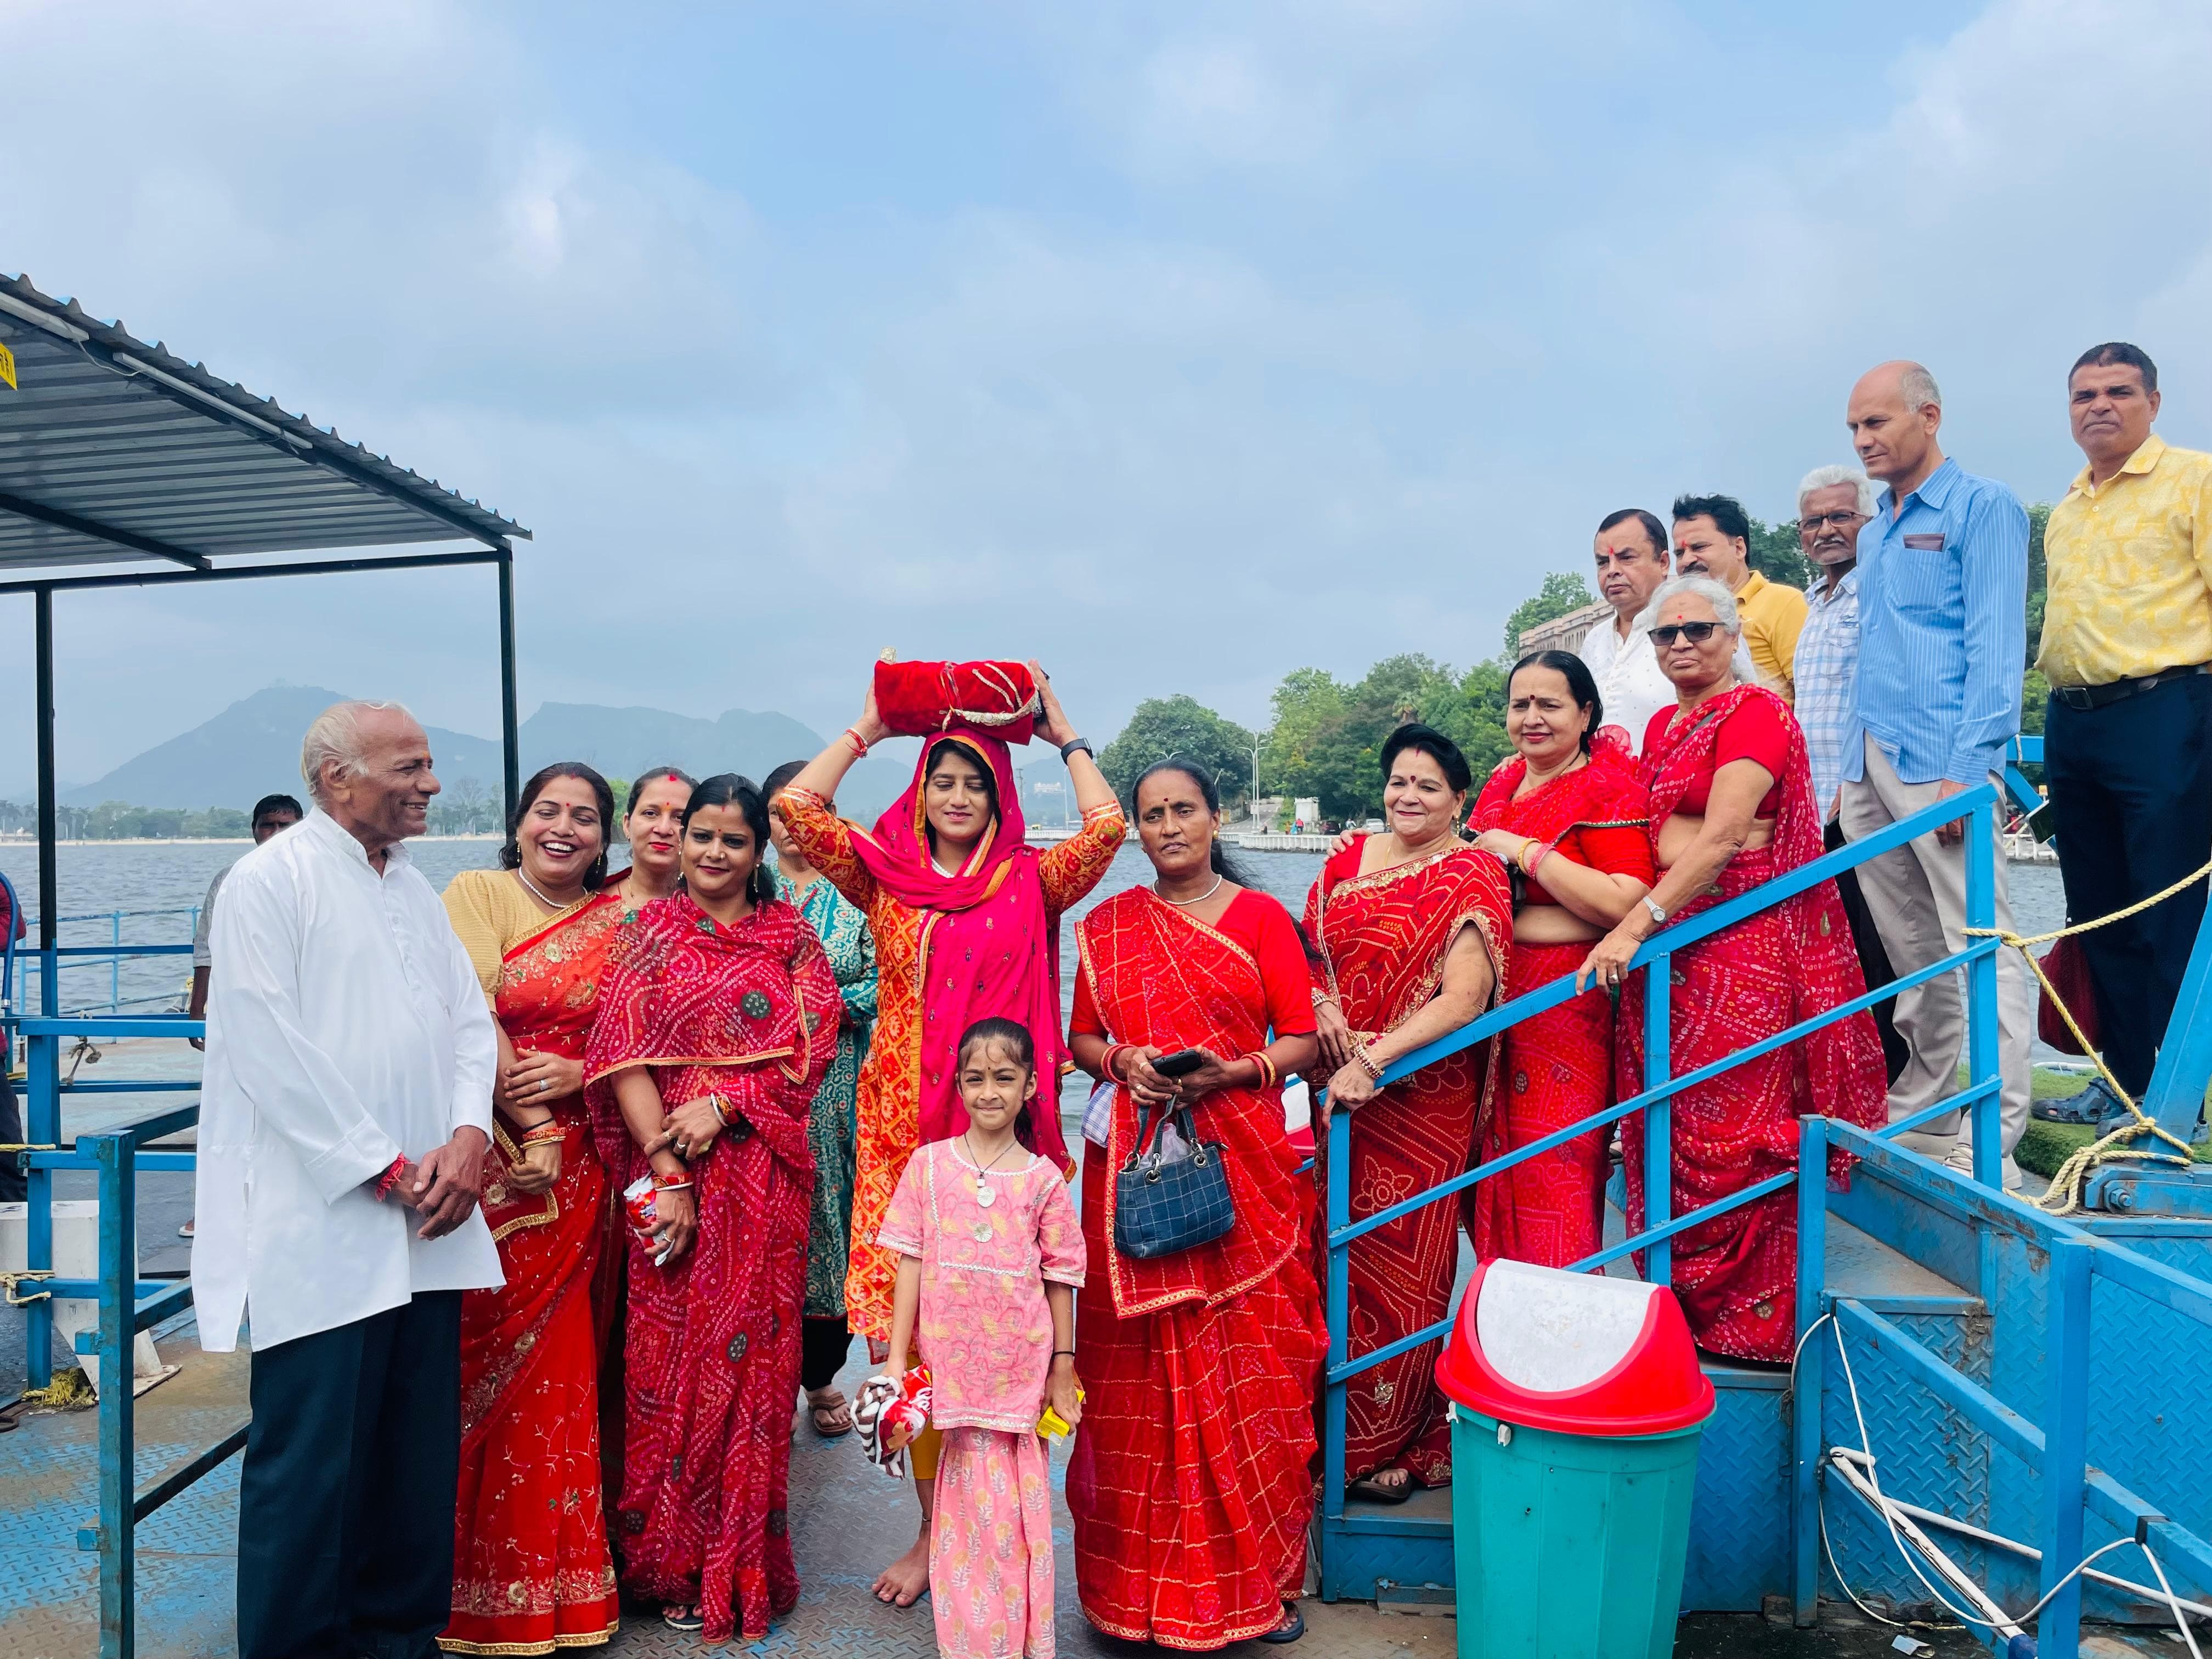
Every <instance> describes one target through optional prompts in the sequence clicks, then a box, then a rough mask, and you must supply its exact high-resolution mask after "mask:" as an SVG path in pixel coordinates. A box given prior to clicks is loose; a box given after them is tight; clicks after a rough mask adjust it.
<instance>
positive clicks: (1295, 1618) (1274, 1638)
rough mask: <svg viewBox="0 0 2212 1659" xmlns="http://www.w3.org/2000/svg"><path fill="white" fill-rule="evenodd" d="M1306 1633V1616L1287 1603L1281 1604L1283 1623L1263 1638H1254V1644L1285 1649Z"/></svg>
mask: <svg viewBox="0 0 2212 1659" xmlns="http://www.w3.org/2000/svg"><path fill="white" fill-rule="evenodd" d="M1305 1633H1306V1616H1305V1614H1304V1613H1300V1612H1299V1611H1298V1610H1297V1608H1296V1607H1292V1606H1291V1604H1290V1603H1289V1602H1287V1601H1285V1603H1284V1604H1283V1622H1282V1623H1281V1624H1279V1625H1278V1626H1275V1627H1274V1629H1273V1630H1271V1631H1269V1632H1267V1634H1265V1635H1264V1636H1255V1637H1254V1638H1252V1639H1253V1640H1254V1641H1255V1642H1265V1643H1267V1644H1268V1645H1269V1646H1271V1647H1285V1646H1287V1645H1288V1644H1291V1643H1292V1642H1295V1641H1297V1639H1298V1638H1300V1637H1301V1636H1304V1634H1305Z"/></svg>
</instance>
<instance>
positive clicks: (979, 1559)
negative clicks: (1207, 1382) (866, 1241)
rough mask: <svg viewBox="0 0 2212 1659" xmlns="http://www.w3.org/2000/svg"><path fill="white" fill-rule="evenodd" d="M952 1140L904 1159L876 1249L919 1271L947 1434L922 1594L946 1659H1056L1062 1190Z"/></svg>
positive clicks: (1038, 1174)
mask: <svg viewBox="0 0 2212 1659" xmlns="http://www.w3.org/2000/svg"><path fill="white" fill-rule="evenodd" d="M981 1180H982V1181H983V1182H987V1184H988V1185H989V1187H990V1189H991V1194H992V1202H991V1203H990V1204H989V1205H988V1206H985V1205H983V1204H981V1203H980V1202H978V1201H977V1197H976V1188H977V1186H978V1184H979V1171H978V1170H977V1169H976V1167H975V1163H974V1162H973V1160H971V1159H970V1158H969V1157H968V1156H967V1154H966V1152H965V1151H964V1150H963V1147H962V1145H961V1143H960V1142H959V1141H957V1140H939V1141H935V1142H933V1143H932V1144H930V1145H929V1146H924V1147H923V1148H921V1151H920V1152H916V1153H915V1155H914V1157H913V1158H911V1159H910V1160H908V1164H907V1166H906V1170H905V1172H904V1173H903V1174H902V1175H901V1176H900V1177H899V1183H898V1189H897V1191H896V1192H895V1193H894V1194H892V1196H891V1202H890V1209H889V1211H887V1212H885V1214H884V1226H883V1231H882V1232H881V1233H880V1234H879V1235H878V1239H877V1242H878V1243H880V1244H881V1245H882V1246H883V1247H884V1249H887V1250H890V1251H891V1252H893V1253H894V1254H896V1255H911V1256H915V1257H917V1258H919V1259H920V1261H921V1309H920V1310H919V1312H918V1314H917V1315H916V1317H915V1347H916V1348H917V1349H918V1350H919V1357H920V1358H922V1359H924V1360H927V1362H928V1364H929V1371H930V1380H931V1383H932V1386H933V1389H934V1390H935V1399H934V1403H933V1406H932V1407H931V1410H930V1420H931V1421H932V1423H933V1424H934V1425H935V1426H936V1427H938V1428H939V1429H940V1430H942V1431H944V1433H945V1446H944V1450H943V1452H942V1453H941V1455H940V1456H939V1462H938V1468H937V1492H936V1510H935V1513H936V1519H935V1521H934V1522H933V1523H932V1525H931V1528H930V1539H929V1594H930V1603H931V1606H932V1607H933V1610H934V1612H935V1614H936V1620H937V1645H938V1651H939V1653H940V1654H943V1655H945V1656H949V1659H1020V1656H1027V1659H1053V1655H1054V1640H1053V1626H1052V1595H1053V1583H1052V1580H1053V1573H1052V1484H1051V1471H1050V1468H1049V1465H1048V1461H1047V1458H1046V1455H1045V1450H1044V1444H1043V1443H1042V1441H1040V1440H1039V1439H1038V1438H1037V1435H1036V1422H1037V1416H1038V1413H1040V1412H1041V1411H1042V1408H1043V1406H1044V1384H1045V1376H1046V1373H1047V1372H1048V1371H1049V1370H1051V1368H1052V1310H1051V1309H1050V1308H1049V1307H1048V1305H1047V1304H1046V1302H1045V1295H1044V1287H1045V1283H1046V1281H1047V1280H1050V1281H1052V1282H1053V1283H1054V1284H1060V1285H1070V1286H1078V1287H1079V1286H1080V1285H1082V1283H1083V1271H1084V1244H1083V1228H1082V1225H1081V1223H1080V1222H1079V1221H1078V1219H1077V1218H1076V1214H1075V1206H1074V1205H1073V1203H1072V1202H1070V1201H1069V1199H1068V1196H1067V1183H1066V1182H1065V1181H1064V1180H1062V1179H1061V1178H1060V1172H1059V1171H1058V1170H1055V1169H1054V1168H1053V1167H1052V1165H1051V1164H1048V1163H1047V1162H1046V1161H1045V1160H1044V1159H1043V1158H1038V1157H1036V1155H1034V1154H1033V1153H1030V1152H1025V1151H1024V1150H1023V1149H1022V1148H1021V1147H1019V1146H1016V1147H1014V1148H1013V1149H1012V1155H1011V1158H1010V1160H1009V1162H1008V1163H1007V1164H1001V1165H1000V1167H999V1168H997V1169H994V1170H991V1171H990V1172H989V1174H988V1175H987V1176H981Z"/></svg>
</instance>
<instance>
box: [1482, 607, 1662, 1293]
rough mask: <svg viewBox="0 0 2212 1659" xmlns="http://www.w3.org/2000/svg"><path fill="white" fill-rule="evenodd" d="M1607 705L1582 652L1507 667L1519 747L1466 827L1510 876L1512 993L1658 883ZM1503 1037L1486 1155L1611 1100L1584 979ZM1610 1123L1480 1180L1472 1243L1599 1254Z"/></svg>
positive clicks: (1638, 788)
mask: <svg viewBox="0 0 2212 1659" xmlns="http://www.w3.org/2000/svg"><path fill="white" fill-rule="evenodd" d="M1603 718H1604V705H1603V704H1602V703H1601V702H1600V700H1599V697H1598V690H1597V682H1596V681H1595V679H1593V678H1591V677H1590V671H1589V668H1588V667H1587V666H1586V665H1584V664H1583V659H1581V658H1580V657H1577V656H1576V655H1574V654H1573V653H1571V652H1566V651H1540V652H1538V653H1535V654H1534V655H1533V656H1528V657H1523V658H1522V659H1521V660H1520V661H1519V662H1517V663H1516V664H1514V665H1513V672H1512V674H1511V676H1510V678H1508V680H1507V682H1506V691H1505V735H1506V736H1507V737H1508V738H1511V739H1512V742H1513V747H1514V749H1515V750H1516V753H1515V754H1514V755H1513V756H1512V757H1511V758H1510V759H1508V760H1506V761H1504V762H1503V763H1501V764H1500V765H1499V766H1498V769H1497V770H1496V771H1494V772H1492V774H1491V775H1490V781H1488V782H1487V783H1486V784H1485V785H1483V787H1482V793H1480V795H1479V796H1477V797H1476V798H1475V803H1474V811H1472V812H1470V813H1469V814H1468V829H1473V830H1474V831H1475V832H1476V834H1475V838H1474V844H1475V845H1476V846H1477V847H1479V848H1481V849H1482V850H1483V851H1484V852H1486V853H1495V854H1497V855H1498V857H1499V858H1500V859H1502V860H1504V863H1505V866H1506V868H1507V869H1508V870H1509V871H1510V872H1512V873H1513V878H1514V898H1513V971H1512V974H1511V976H1510V981H1509V982H1508V983H1507V985H1506V987H1505V990H1506V994H1507V995H1508V996H1509V997H1517V996H1520V995H1522V994H1524V993H1526V992H1529V991H1533V990H1535V989H1537V988H1538V987H1540V986H1544V985H1548V984H1550V983H1551V982H1552V981H1553V980H1555V979H1558V978H1559V977H1561V976H1562V975H1567V974H1571V973H1573V972H1574V971H1575V969H1577V968H1579V967H1581V966H1582V965H1583V957H1587V956H1588V955H1589V947H1590V946H1591V945H1594V944H1595V943H1596V942H1597V940H1598V939H1601V938H1602V937H1603V936H1604V934H1605V933H1606V931H1607V929H1608V928H1610V927H1613V926H1614V925H1615V924H1616V923H1618V922H1619V921H1620V919H1621V918H1622V917H1623V916H1625V915H1627V914H1628V911H1629V907H1630V906H1631V905H1632V904H1634V903H1635V902H1637V901H1638V899H1640V898H1642V897H1643V896H1644V894H1646V893H1648V892H1650V890H1651V883H1652V881H1653V879H1654V878H1653V875H1652V871H1651V844H1650V840H1649V839H1648V838H1647V837H1646V836H1645V835H1644V818H1645V817H1646V815H1647V812H1648V811H1649V808H1648V806H1647V805H1646V801H1645V796H1644V785H1643V783H1642V781H1639V780H1638V777H1637V775H1636V771H1635V766H1636V760H1635V757H1633V756H1632V755H1631V754H1630V753H1629V752H1628V750H1627V748H1626V745H1625V744H1621V743H1620V741H1619V739H1618V738H1615V737H1614V736H1613V735H1612V733H1610V732H1607V733H1606V734H1604V735H1602V736H1601V735H1599V733H1598V726H1599V725H1600V723H1601V720H1603ZM1501 1042H1502V1045H1503V1046H1502V1052H1501V1054H1500V1058H1499V1063H1498V1096H1497V1100H1496V1103H1495V1104H1494V1107H1493V1109H1492V1112H1491V1114H1490V1122H1489V1125H1488V1127H1487V1128H1486V1130H1485V1131H1484V1133H1483V1136H1482V1144H1481V1146H1480V1147H1479V1148H1478V1149H1477V1157H1476V1162H1478V1163H1488V1162H1489V1161H1490V1160H1492V1158H1503V1157H1504V1155H1505V1154H1506V1153H1508V1152H1513V1151H1516V1149H1518V1148H1520V1147H1522V1146H1527V1145H1528V1143H1529V1142H1530V1141H1532V1140H1540V1139H1542V1138H1543V1137H1544V1136H1546V1135H1548V1134H1550V1133H1553V1132H1554V1131H1555V1130H1559V1129H1564V1128H1565V1127H1568V1126H1569V1125H1570V1124H1572V1123H1576V1122H1578V1121H1581V1120H1582V1119H1583V1118H1586V1117H1588V1116H1589V1115H1590V1114H1591V1113H1593V1112H1600V1111H1603V1110H1604V1109H1606V1108H1607V1106H1610V1105H1611V1104H1613V1002H1612V999H1611V998H1609V997H1608V996H1607V994H1605V992H1604V991H1602V990H1589V991H1585V992H1583V994H1581V995H1580V996H1578V997H1577V998H1575V999H1574V1000H1572V1001H1571V1002H1566V1003H1563V1004H1561V1005H1560V1006H1559V1007H1557V1008H1553V1009H1550V1010H1548V1011H1547V1012H1544V1013H1541V1014H1538V1015H1536V1016H1535V1017H1534V1018H1533V1019H1526V1020H1523V1021H1522V1023H1521V1024H1518V1025H1516V1026H1514V1027H1512V1028H1511V1029H1510V1030H1508V1031H1507V1032H1506V1033H1505V1034H1504V1037H1503V1038H1502V1039H1501ZM1611 1139H1613V1135H1612V1132H1611V1131H1610V1130H1609V1129H1606V1128H1596V1129H1592V1130H1590V1131H1589V1133H1587V1134H1582V1135H1577V1137H1576V1138H1575V1139H1572V1140H1571V1141H1569V1142H1567V1144H1566V1145H1565V1146H1558V1147H1554V1148H1553V1150H1552V1151H1550V1152H1541V1153H1539V1154H1538V1155H1537V1156H1535V1157H1534V1158H1529V1159H1528V1160H1527V1161H1525V1162H1523V1163H1521V1164H1515V1165H1514V1166H1513V1167H1512V1168H1511V1169H1510V1170H1506V1171H1505V1172H1504V1174H1502V1175H1495V1176H1491V1177H1490V1179H1488V1180H1487V1181H1485V1182H1481V1183H1480V1185H1478V1186H1477V1187H1476V1188H1475V1189H1474V1193H1473V1194H1470V1198H1471V1200H1472V1202H1471V1204H1470V1206H1469V1213H1470V1215H1471V1216H1472V1218H1473V1225H1472V1229H1471V1231H1473V1233H1474V1253H1475V1254H1476V1255H1478V1256H1480V1257H1482V1258H1483V1259H1484V1260H1486V1261H1487V1260H1488V1259H1489V1258H1491V1257H1492V1256H1500V1255H1502V1256H1510V1257H1511V1258H1512V1259H1513V1260H1514V1261H1534V1262H1536V1263H1537V1264H1539V1265H1540V1266H1542V1267H1572V1266H1573V1265H1574V1264H1575V1263H1576V1262H1577V1261H1581V1260H1582V1259H1583V1257H1584V1256H1587V1255H1595V1253H1596V1251H1597V1250H1598V1249H1599V1247H1600V1244H1601V1238H1602V1232H1603V1220H1604V1212H1605V1177H1606V1170H1607V1160H1606V1145H1607V1142H1608V1141H1610V1140H1611Z"/></svg>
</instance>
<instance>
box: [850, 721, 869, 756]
mask: <svg viewBox="0 0 2212 1659" xmlns="http://www.w3.org/2000/svg"><path fill="white" fill-rule="evenodd" d="M845 741H846V742H848V743H849V744H852V745H853V753H854V756H855V757H859V756H861V755H865V754H866V753H867V752H868V741H867V739H866V738H863V737H862V736H861V735H860V732H859V731H858V730H857V729H855V728H854V727H853V726H847V727H846V728H845Z"/></svg>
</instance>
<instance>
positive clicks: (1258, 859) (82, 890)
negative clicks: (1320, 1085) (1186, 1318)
mask: <svg viewBox="0 0 2212 1659" xmlns="http://www.w3.org/2000/svg"><path fill="white" fill-rule="evenodd" d="M408 848H409V851H410V853H411V854H412V855H413V857H414V860H415V863H416V867H417V868H419V869H420V870H421V871H422V873H423V874H424V875H425V876H427V877H428V878H429V881H430V884H431V885H432V886H433V887H435V888H437V889H438V890H440V891H441V892H442V891H443V890H445V886H446V884H447V883H448V882H450V881H451V880H452V879H453V878H454V876H456V875H457V874H459V872H461V871H463V870H485V869H489V868H491V867H492V866H494V865H495V864H496V863H497V862H498V854H499V843H498V842H495V841H484V840H463V839H450V840H449V839H444V838H437V837H431V836H423V837H422V838H420V839H418V840H416V841H412V842H409V843H408ZM246 850H247V849H246V844H245V843H244V842H204V843H193V842H97V843H88V844H85V845H80V846H74V847H64V848H59V849H58V860H57V863H58V874H59V878H60V886H61V914H62V915H63V916H64V918H65V919H66V918H76V917H85V916H91V917H92V918H93V919H92V920H89V921H81V920H64V922H63V925H62V939H61V942H62V943H63V944H64V945H104V944H106V943H107V942H108V941H109V940H110V939H112V938H114V937H115V935H116V931H117V927H118V924H117V923H116V922H113V921H111V920H110V919H109V913H110V912H112V911H115V910H123V911H128V912H134V913H137V914H133V915H126V916H125V917H124V918H123V920H122V921H121V922H120V923H119V927H120V930H121V937H122V938H123V939H124V940H125V943H128V944H134V945H179V944H185V943H187V942H189V941H190V939H191V932H192V917H191V910H192V909H193V908H194V907H196V906H197V905H198V904H199V902H201V900H202V899H203V898H204V897H205V896H206V894H207V888H208V883H209V882H210V881H212V880H213V879H214V878H215V875H216V872H217V871H219V870H221V869H222V868H223V867H224V866H227V865H228V864H230V863H232V862H233V861H234V860H236V859H238V858H239V857H240V856H241V855H243V854H245V852H246ZM1240 856H1241V857H1242V859H1243V862H1244V864H1245V866H1246V868H1247V869H1249V871H1250V872H1251V873H1252V875H1253V878H1255V880H1256V881H1257V882H1258V883H1259V884H1260V885H1261V886H1262V887H1264V888H1265V889H1266V890H1267V891H1268V892H1270V893H1273V895H1274V896H1276V897H1277V898H1279V899H1280V900H1282V902H1284V903H1285V904H1286V905H1288V906H1289V907H1290V909H1291V914H1292V915H1297V913H1298V911H1299V909H1300V908H1301V907H1302V906H1303V905H1304V903H1305V896H1306V890H1307V889H1308V888H1309V887H1310V886H1312V885H1313V882H1314V878H1316V876H1318V875H1319V874H1320V873H1321V866H1322V862H1323V860H1322V855H1321V854H1318V853H1246V854H1241V855H1240ZM38 866H39V860H38V851H37V849H36V848H32V847H25V846H21V845H10V846H0V874H4V875H5V876H6V877H7V878H8V879H9V881H11V882H13V883H14V884H15V890H16V892H17V893H18V894H20V895H21V897H22V902H23V908H24V909H25V911H26V912H27V913H34V912H35V911H36V909H37V906H38ZM1151 874H1152V866H1151V865H1150V864H1149V863H1147V862H1146V859H1145V855H1144V854H1143V853H1142V851H1140V850H1139V848H1138V847H1137V845H1136V843H1135V842H1133V841H1132V842H1130V843H1129V844H1127V846H1125V847H1123V848H1122V849H1121V852H1120V853H1119V854H1117V855H1116V856H1115V860H1114V865H1113V867H1112V868H1111V869H1110V870H1109V871H1108V872H1107V874H1106V879H1105V880H1103V881H1102V882H1101V883H1099V884H1098V887H1097V890H1096V891H1095V892H1093V893H1092V894H1091V896H1090V898H1089V899H1087V900H1086V901H1085V902H1084V903H1082V904H1081V905H1079V906H1078V907H1077V908H1076V910H1075V912H1074V914H1075V915H1076V916H1078V917H1081V916H1082V915H1085V914H1087V913H1088V912H1089V910H1090V909H1091V906H1092V905H1094V904H1097V903H1098V902H1101V901H1103V900H1105V899H1108V898H1111V897H1112V896H1114V895H1115V894H1116V893H1118V892H1121V891H1122V890H1124V889H1126V888H1129V887H1133V886H1135V885H1136V884H1138V883H1139V882H1140V881H1144V880H1146V879H1148V878H1150V876H1151ZM33 937H35V933H34V934H33ZM1060 958H1061V963H1062V971H1061V975H1060V987H1061V1001H1062V1004H1063V1009H1062V1012H1066V1007H1065V1005H1066V1003H1067V1001H1068V1000H1069V999H1070V998H1072V997H1073V995H1074V984H1075V943H1074V933H1073V929H1071V928H1066V927H1063V928H1062V929H1061V930H1060ZM190 982H191V962H190V960H189V959H187V958H185V957H151V958H147V959H143V960H140V961H137V962H126V963H124V964H123V965H122V966H121V968H120V969H118V970H111V969H110V968H109V965H108V964H107V963H106V962H105V961H100V962H97V963H91V964H88V965H85V966H82V967H72V968H64V969H63V977H62V986H63V995H62V1006H63V1007H64V1009H65V1010H75V1009H80V1008H86V1007H94V1006H103V1007H104V1006H105V1005H106V1002H107V1000H108V999H109V997H110V995H111V994H119V997H120V1000H122V1001H124V1002H125V1003H126V1004H128V1005H130V1006H129V1008H128V1009H126V1012H151V1011H155V1010H158V1009H161V1008H167V1007H172V1006H173V1007H179V1008H180V1007H182V1006H184V995H185V989H186V987H188V986H189V984H190Z"/></svg>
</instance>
